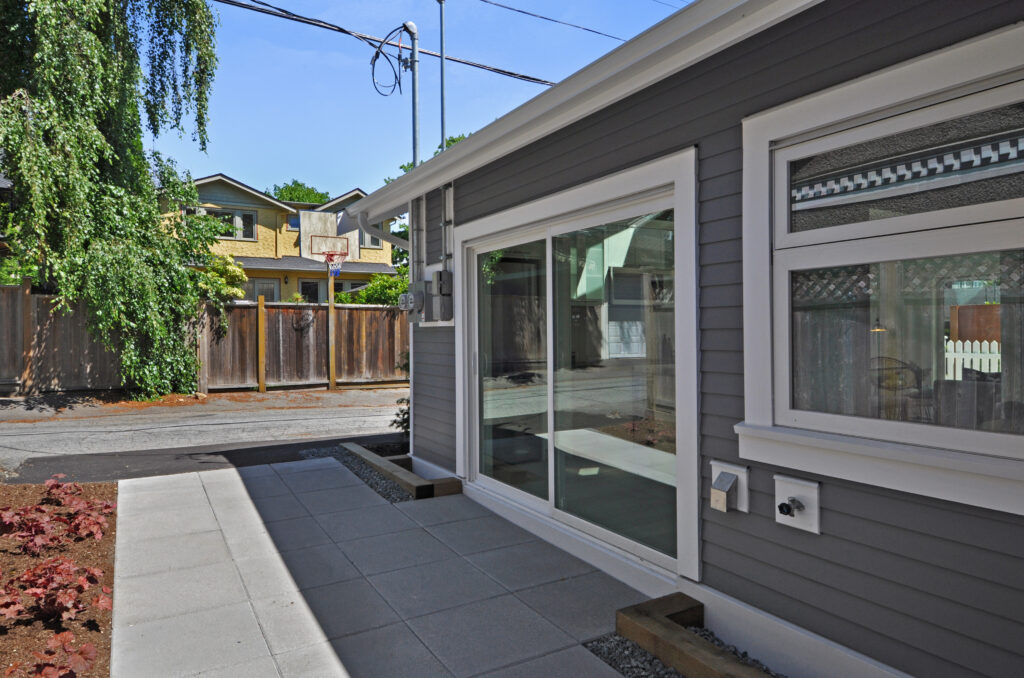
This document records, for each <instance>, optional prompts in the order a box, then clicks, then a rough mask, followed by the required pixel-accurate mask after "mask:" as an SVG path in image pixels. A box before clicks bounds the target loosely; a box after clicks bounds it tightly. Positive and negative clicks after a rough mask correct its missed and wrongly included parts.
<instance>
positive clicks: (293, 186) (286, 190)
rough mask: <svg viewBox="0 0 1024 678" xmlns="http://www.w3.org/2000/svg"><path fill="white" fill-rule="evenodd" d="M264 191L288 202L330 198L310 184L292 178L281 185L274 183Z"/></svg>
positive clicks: (317, 202)
mask: <svg viewBox="0 0 1024 678" xmlns="http://www.w3.org/2000/svg"><path fill="white" fill-rule="evenodd" d="M264 192H265V193H269V194H270V195H272V196H274V197H275V198H277V199H278V200H287V201H289V202H312V203H316V204H318V205H319V204H320V203H323V202H327V201H328V200H330V199H331V196H330V194H329V193H324V192H323V191H318V190H316V189H315V188H313V187H312V186H308V185H306V184H304V183H302V182H301V181H299V180H298V179H292V180H291V181H289V182H288V183H287V184H284V185H283V186H278V185H277V184H274V187H273V188H268V189H267V190H266V191H264Z"/></svg>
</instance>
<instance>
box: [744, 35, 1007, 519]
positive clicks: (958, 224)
mask: <svg viewBox="0 0 1024 678" xmlns="http://www.w3.org/2000/svg"><path fill="white" fill-rule="evenodd" d="M1021 44H1024V27H1010V28H1006V29H1002V30H999V31H995V32H993V33H990V34H987V35H985V36H981V37H979V38H976V39H973V40H970V41H967V42H964V43H960V44H958V45H955V46H953V47H950V48H948V49H945V50H942V51H939V52H935V53H932V54H929V55H925V56H923V57H921V58H918V59H915V60H912V61H909V62H907V63H904V64H900V65H898V66H895V67H893V68H889V69H886V70H884V71H881V72H878V73H875V74H872V75H869V76H865V77H863V78H860V79H858V80H855V81H852V82H850V83H846V84H843V85H839V86H837V87H834V88H832V89H829V90H825V91H824V92H821V93H818V94H814V95H811V96H809V97H805V98H803V99H799V100H797V101H795V102H791V103H788V104H784V105H783V106H780V107H778V108H775V109H771V110H769V111H766V112H763V113H760V114H757V115H755V116H752V117H750V118H747V119H745V120H744V121H743V277H744V285H743V290H744V292H743V319H744V378H745V381H744V396H745V398H744V400H745V421H744V422H743V423H741V424H739V425H737V426H736V432H737V434H738V435H739V447H740V456H741V457H742V458H745V459H751V460H754V461H761V462H767V463H771V464H775V465H778V466H783V467H788V468H793V469H798V470H801V471H805V472H809V473H816V474H820V475H824V476H829V477H834V478H841V479H846V480H852V481H856V482H861V483H867V484H871V485H875V486H879V487H886V488H890V489H894V490H901V491H906V492H911V493H915V494H920V495H925V496H929V497H936V498H940V499H946V500H950V501H957V502H962V503H967V504H973V505H976V506H982V507H985V508H991V509H995V510H999V511H1006V512H1009V513H1015V514H1019V515H1024V441H1022V439H1021V436H1015V435H1009V434H998V433H990V432H986V431H970V430H965V429H954V428H949V427H938V426H930V425H925V424H914V423H908V422H895V421H882V420H875V419H867V418H856V417H845V416H840V415H830V414H824V413H820V412H806V411H795V410H793V409H791V408H790V407H789V403H790V391H789V389H790V379H789V368H790V365H789V360H790V350H789V345H790V344H789V340H790V338H789V324H790V298H789V284H788V280H789V273H790V271H792V270H797V269H806V268H820V267H829V266H841V265H844V264H851V263H868V262H872V263H873V262H877V261H881V260H886V261H888V260H895V259H906V258H921V257H930V256H943V255H954V254H958V253H967V252H982V251H995V250H1004V249H1019V248H1022V247H1024V219H1022V218H1024V200H1021V199H1014V200H1006V201H1002V202H998V203H988V204H982V205H971V206H965V207H959V208H954V209H949V210H943V211H935V212H928V213H925V214H920V215H908V216H901V217H895V218H890V219H884V220H877V221H871V222H863V223H857V224H846V225H841V226H833V227H828V228H822V229H816V230H812V231H805V232H800V233H789V232H788V205H789V199H788V190H789V186H788V182H787V181H786V180H785V177H786V176H788V173H787V172H786V171H785V170H786V163H788V162H789V161H790V160H792V159H794V158H797V157H806V156H808V155H813V154H815V153H820V152H823V151H826V150H828V149H832V148H838V147H842V146H846V145H849V144H852V143H857V142H858V141H863V140H866V139H870V138H877V137H878V136H885V135H887V134H891V133H895V132H900V131H903V130H906V129H914V128H917V127H922V126H925V125H928V124H932V123H935V122H938V121H941V120H947V119H951V118H957V117H961V116H963V115H968V114H970V113H972V112H975V111H980V110H985V109H988V108H993V107H997V106H1000V105H1005V104H1008V103H1011V102H1015V101H1024V51H1022V50H1021V49H1020V45H1021ZM773 178H774V179H775V181H774V183H773ZM773 236H774V238H773ZM773 241H774V242H773ZM773 244H774V248H773ZM766 337H772V341H771V342H768V341H765V338H766Z"/></svg>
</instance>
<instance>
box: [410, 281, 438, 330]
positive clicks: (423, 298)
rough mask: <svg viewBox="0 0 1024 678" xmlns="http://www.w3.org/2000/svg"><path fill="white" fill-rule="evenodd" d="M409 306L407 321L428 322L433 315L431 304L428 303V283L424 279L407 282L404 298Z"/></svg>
mask: <svg viewBox="0 0 1024 678" xmlns="http://www.w3.org/2000/svg"><path fill="white" fill-rule="evenodd" d="M405 301H406V305H407V306H408V307H409V308H408V311H409V322H411V323H425V322H429V321H430V320H431V319H432V318H431V316H432V315H433V310H434V309H433V304H432V303H430V283H429V282H427V281H426V280H417V281H415V282H411V283H409V293H408V296H407V297H406V299H405Z"/></svg>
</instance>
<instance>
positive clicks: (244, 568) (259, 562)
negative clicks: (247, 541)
mask: <svg viewBox="0 0 1024 678" xmlns="http://www.w3.org/2000/svg"><path fill="white" fill-rule="evenodd" d="M235 566H236V567H237V568H238V573H239V575H240V576H241V578H242V583H243V584H244V585H245V590H246V591H247V592H248V594H249V599H250V600H258V599H260V598H269V597H271V596H278V595H283V594H286V593H295V592H297V591H298V590H299V585H298V584H296V583H295V581H294V580H293V579H292V574H291V571H290V570H289V569H288V566H287V565H285V564H284V561H283V560H282V559H281V554H279V553H277V552H274V553H272V554H270V555H264V556H258V557H256V558H241V559H238V560H236V561H235Z"/></svg>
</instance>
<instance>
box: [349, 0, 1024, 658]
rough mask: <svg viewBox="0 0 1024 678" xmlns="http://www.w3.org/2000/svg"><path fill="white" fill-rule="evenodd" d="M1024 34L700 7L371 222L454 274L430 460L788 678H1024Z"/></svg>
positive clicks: (860, 9) (436, 280)
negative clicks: (701, 620)
mask: <svg viewBox="0 0 1024 678" xmlns="http://www.w3.org/2000/svg"><path fill="white" fill-rule="evenodd" d="M1022 22H1024V4H1022V3H1020V2H1003V1H998V0H975V1H974V2H952V3H951V2H939V1H935V0H859V1H858V2H848V1H844V0H697V2H694V3H692V4H690V5H689V6H687V7H686V8H684V9H682V10H680V11H679V12H677V13H676V14H674V15H672V16H671V17H669V18H668V19H666V20H665V21H663V22H661V23H660V24H658V25H656V26H654V27H653V28H651V29H650V30H648V31H646V32H645V33H643V34H641V35H640V36H638V37H636V38H635V39H633V40H631V41H629V42H628V43H626V44H624V45H623V46H621V47H619V48H618V49H616V50H615V51H613V52H611V53H609V54H607V55H606V56H604V57H602V58H601V59H599V60H598V61H596V62H594V63H593V64H591V65H589V66H587V67H586V68H584V69H583V70H581V71H580V72H578V73H576V74H574V75H573V76H571V77H569V78H567V79H566V80H564V81H563V82H561V83H559V84H558V85H557V86H555V87H552V88H551V89H549V90H547V91H545V92H544V93H542V94H540V95H539V96H537V97H536V98H534V99H532V100H531V101H529V102H527V103H525V104H523V105H522V106H520V107H519V108H517V109H516V110H514V111H512V112H510V113H508V114H507V115H505V116H503V117H501V118H499V119H498V120H496V121H495V122H494V123H492V124H490V125H488V126H487V127H485V128H483V129H482V130H480V131H478V132H477V133H475V134H473V135H472V136H470V137H469V138H467V139H466V140H465V141H463V142H461V143H459V144H458V145H457V146H454V147H453V148H451V149H448V150H446V151H444V152H443V153H441V154H439V155H438V156H437V157H435V158H433V159H431V160H429V161H427V162H426V163H424V164H423V165H421V166H420V167H417V168H416V169H414V170H413V171H411V172H409V173H407V174H405V175H404V176H402V177H400V178H399V179H397V180H396V181H394V182H392V183H390V184H389V185H387V186H385V187H383V188H382V189H380V190H378V191H376V192H374V193H372V194H370V195H368V196H366V197H364V198H361V199H360V200H359V201H358V202H355V203H353V204H352V205H350V206H348V207H347V208H346V213H347V216H348V218H349V219H350V220H351V221H353V222H356V223H361V224H366V223H371V224H372V223H378V222H380V221H382V220H383V219H385V218H388V217H391V216H394V215H396V214H398V213H403V212H406V211H408V212H409V214H410V217H411V219H412V221H411V232H412V243H411V247H412V255H411V262H412V274H411V275H412V278H411V279H412V281H413V284H414V285H415V284H417V282H418V281H430V282H429V284H428V283H423V290H424V292H425V293H427V295H428V297H443V296H444V295H445V292H446V291H447V289H446V288H447V287H448V284H447V277H448V275H449V274H450V276H451V297H450V299H451V307H452V309H453V310H452V313H451V316H450V318H449V317H448V316H447V314H444V313H441V314H438V315H434V316H431V315H430V314H426V315H424V316H422V318H418V322H417V323H416V324H415V325H414V327H413V331H412V385H411V398H412V405H411V407H412V411H411V416H412V435H411V437H412V453H413V455H414V458H415V460H416V462H415V463H416V468H417V469H418V470H419V471H420V472H421V473H426V474H430V473H442V472H443V473H455V474H457V475H458V476H460V477H462V478H463V479H464V480H465V492H466V494H467V495H468V496H470V497H472V498H473V499H475V500H477V501H479V502H481V503H483V504H485V505H486V506H488V507H489V508H491V509H493V510H495V511H496V512H498V513H500V514H502V515H504V516H506V517H508V518H510V519H511V520H513V521H515V522H516V523H518V524H520V525H522V526H523V527H525V528H526V529H528V530H530V531H532V532H534V533H536V534H539V535H541V536H542V537H544V538H546V539H548V540H550V541H552V542H554V543H556V544H558V545H559V546H562V547H563V548H566V549H567V550H569V551H570V552H572V553H574V554H576V555H578V556H579V557H581V558H583V559H585V560H587V561H588V562H590V563H591V564H593V565H595V566H597V567H599V568H601V569H603V570H605V571H607V572H609V573H611V574H613V575H615V576H617V577H619V578H620V579H622V580H623V581H625V582H628V583H629V584H631V585H633V586H636V587H638V588H640V589H641V590H643V591H645V592H646V593H648V594H650V595H652V596H654V595H662V594H665V593H669V592H673V591H682V592H684V593H686V594H688V595H690V596H692V597H694V598H697V599H698V600H700V601H702V602H703V603H704V605H705V615H706V623H707V625H708V626H709V627H710V628H711V629H713V630H714V631H715V632H716V633H718V634H719V636H720V637H722V638H723V639H725V640H726V641H727V642H729V643H734V644H736V645H738V646H739V647H741V648H743V649H745V650H747V651H748V652H750V653H751V654H752V655H753V656H756V657H759V658H760V659H762V660H764V661H765V662H766V663H767V664H768V665H770V666H772V667H773V668H774V669H775V670H778V671H781V672H784V673H787V674H789V675H791V676H892V675H905V674H912V675H918V676H981V675H987V676H1011V675H1013V676H1020V675H1024V642H1022V639H1024V132H1022V130H1024V48H1022V45H1024V23H1022ZM426 307H427V308H430V307H432V304H429V303H428V304H426ZM442 307H443V305H442ZM979 309H980V310H979ZM986 309H987V310H986ZM414 317H415V316H414ZM954 337H955V338H954Z"/></svg>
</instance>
